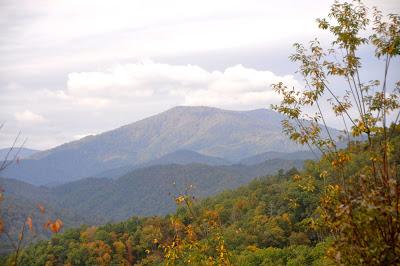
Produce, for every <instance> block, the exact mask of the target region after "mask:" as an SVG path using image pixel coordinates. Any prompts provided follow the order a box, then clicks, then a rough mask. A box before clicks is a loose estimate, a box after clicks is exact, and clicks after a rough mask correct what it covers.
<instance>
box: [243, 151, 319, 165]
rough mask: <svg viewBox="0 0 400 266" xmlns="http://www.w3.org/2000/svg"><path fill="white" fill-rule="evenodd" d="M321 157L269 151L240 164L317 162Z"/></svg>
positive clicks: (297, 152)
mask: <svg viewBox="0 0 400 266" xmlns="http://www.w3.org/2000/svg"><path fill="white" fill-rule="evenodd" d="M319 157H320V154H319V153H312V152H311V151H296V152H279V151H269V152H263V153H260V154H257V155H254V156H250V157H247V158H244V159H242V160H240V161H239V163H240V164H245V165H253V164H258V163H262V162H265V161H267V160H272V159H285V160H315V159H318V158H319Z"/></svg>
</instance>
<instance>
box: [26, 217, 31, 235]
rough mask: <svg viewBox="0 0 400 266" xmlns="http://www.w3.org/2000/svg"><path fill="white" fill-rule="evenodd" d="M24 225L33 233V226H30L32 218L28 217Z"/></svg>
mask: <svg viewBox="0 0 400 266" xmlns="http://www.w3.org/2000/svg"><path fill="white" fill-rule="evenodd" d="M26 224H27V225H28V227H29V231H31V232H32V231H33V224H32V217H30V216H29V217H28V218H27V219H26Z"/></svg>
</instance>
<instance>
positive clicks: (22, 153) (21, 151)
mask: <svg viewBox="0 0 400 266" xmlns="http://www.w3.org/2000/svg"><path fill="white" fill-rule="evenodd" d="M10 149H11V148H3V149H0V160H4V159H5V158H6V156H7V154H8V153H9V154H8V159H13V158H14V157H15V155H17V153H18V158H20V159H25V158H29V157H30V156H32V155H33V154H35V153H38V152H40V151H39V150H34V149H29V148H19V147H15V148H13V149H12V150H11V151H10Z"/></svg>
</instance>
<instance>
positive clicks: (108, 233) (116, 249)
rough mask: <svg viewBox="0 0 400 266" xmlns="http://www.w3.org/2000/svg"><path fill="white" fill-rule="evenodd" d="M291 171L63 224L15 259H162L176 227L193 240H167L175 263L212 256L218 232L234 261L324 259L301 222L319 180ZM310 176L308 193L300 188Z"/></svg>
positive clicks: (306, 219)
mask: <svg viewBox="0 0 400 266" xmlns="http://www.w3.org/2000/svg"><path fill="white" fill-rule="evenodd" d="M317 168H318V166H316V165H315V164H313V163H309V164H308V166H307V170H306V172H307V173H315V171H316V169H317ZM297 174H298V172H297V171H296V170H295V169H293V170H290V171H288V172H286V173H284V172H280V173H279V174H277V175H275V176H269V177H263V178H260V179H257V180H255V181H252V182H251V183H250V184H249V185H246V186H244V187H241V188H239V189H236V190H232V191H226V192H224V193H222V194H219V195H218V196H215V197H212V198H209V199H206V200H202V201H199V202H197V201H196V200H190V199H187V202H191V203H190V204H193V205H191V207H190V208H187V206H185V204H184V203H185V201H182V200H180V199H181V198H179V197H177V203H178V204H179V205H181V207H180V208H179V209H178V211H177V212H176V213H175V214H173V215H168V216H165V217H148V218H136V217H134V218H130V219H128V220H127V221H124V222H121V223H116V224H107V225H104V226H100V227H91V226H83V227H81V228H79V229H69V230H67V231H65V232H64V233H63V234H60V235H55V236H53V237H52V239H51V240H50V241H43V242H40V243H38V244H36V245H33V246H32V247H30V248H28V249H27V250H26V251H24V254H23V255H22V258H21V263H22V265H24V264H26V265H44V264H45V263H46V262H47V263H49V264H51V265H57V264H59V263H64V264H70V265H80V264H89V265H95V264H97V265H103V264H104V265H107V264H109V263H111V264H112V265H113V264H137V265H164V262H163V261H164V255H165V254H164V253H165V247H166V245H170V244H171V243H172V242H173V241H177V235H176V234H177V233H178V234H179V237H180V240H179V241H182V243H181V244H183V241H189V242H190V241H194V243H195V244H193V247H188V246H184V247H183V246H182V247H171V248H172V249H174V248H176V249H177V250H175V251H176V252H185V255H184V257H183V258H181V257H180V258H179V261H180V262H179V263H178V261H176V263H177V265H186V263H187V261H188V260H192V262H193V263H194V264H195V265H196V260H198V263H200V260H203V259H206V258H207V257H208V256H211V257H212V258H218V257H219V255H220V254H219V252H218V249H219V248H220V247H219V245H221V243H220V241H219V240H218V237H220V238H221V239H223V246H224V249H226V256H228V258H229V260H230V261H231V262H233V263H234V264H235V265H286V264H289V265H306V264H307V265H322V264H324V265H328V264H326V263H328V262H329V261H328V260H327V259H326V258H325V255H324V254H325V253H324V252H325V247H326V243H325V242H321V241H322V240H323V239H324V235H319V234H318V232H317V231H315V230H312V229H310V227H309V226H308V225H309V223H310V219H311V217H312V215H313V214H314V212H315V210H316V208H317V205H318V197H319V195H320V192H321V190H320V189H321V186H322V182H321V180H319V179H318V178H315V179H314V178H313V179H312V181H311V180H302V181H299V180H297V179H296V176H297ZM310 182H312V186H313V188H314V189H313V191H312V192H311V191H308V190H307V189H304V188H302V186H304V185H309V183H310ZM185 200H186V199H185ZM189 228H191V229H190V230H193V232H188V231H187V230H189ZM174 239H175V240H174ZM185 245H186V244H185ZM179 249H182V250H179ZM186 249H187V250H186ZM220 252H221V250H220ZM224 252H225V251H224Z"/></svg>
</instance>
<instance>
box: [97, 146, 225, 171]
mask: <svg viewBox="0 0 400 266" xmlns="http://www.w3.org/2000/svg"><path fill="white" fill-rule="evenodd" d="M196 163H197V164H207V165H230V164H232V163H231V162H229V161H227V160H224V159H222V158H218V157H213V156H207V155H203V154H200V153H198V152H194V151H189V150H178V151H174V152H171V153H168V154H166V155H164V156H161V157H160V158H158V159H155V160H151V161H149V162H146V163H143V164H138V165H127V166H123V167H118V168H114V169H110V170H107V171H104V172H101V173H98V174H95V175H94V176H95V177H108V178H116V177H120V176H122V175H125V174H127V173H129V172H131V171H133V170H135V169H138V168H143V167H149V166H152V165H166V164H182V165H185V164H196Z"/></svg>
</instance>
